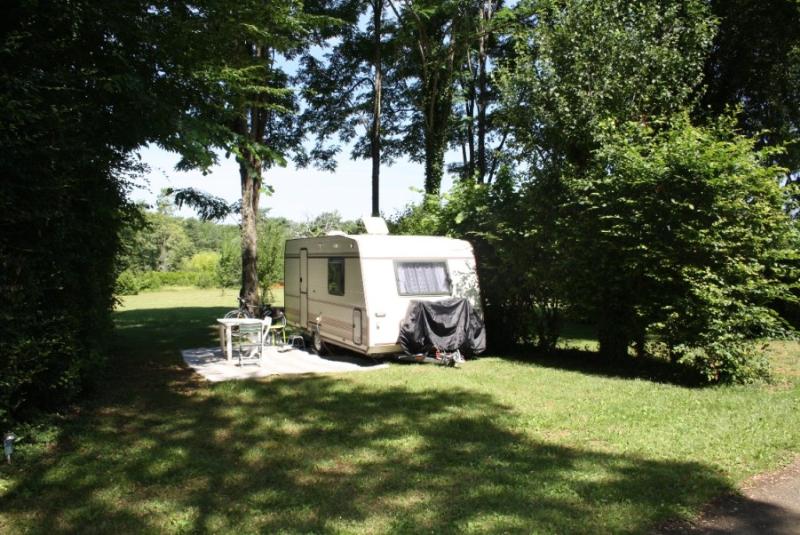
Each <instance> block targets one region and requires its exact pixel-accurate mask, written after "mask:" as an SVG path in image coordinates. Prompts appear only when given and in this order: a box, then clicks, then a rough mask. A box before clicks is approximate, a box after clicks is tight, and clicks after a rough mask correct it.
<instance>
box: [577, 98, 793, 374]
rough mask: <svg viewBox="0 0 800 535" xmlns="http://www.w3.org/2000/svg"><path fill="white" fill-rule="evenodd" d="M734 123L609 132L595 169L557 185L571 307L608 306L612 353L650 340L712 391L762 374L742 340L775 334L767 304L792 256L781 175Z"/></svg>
mask: <svg viewBox="0 0 800 535" xmlns="http://www.w3.org/2000/svg"><path fill="white" fill-rule="evenodd" d="M733 125H734V122H733V120H732V119H729V118H722V119H720V120H719V121H718V122H716V123H715V124H713V125H710V126H708V127H696V126H693V125H692V124H691V123H690V121H689V119H688V118H687V116H686V115H685V114H684V115H678V116H676V117H674V118H673V119H672V120H670V121H669V122H665V123H655V124H652V125H643V124H640V123H627V124H622V125H619V124H613V123H608V124H607V125H605V129H604V133H603V135H602V136H601V142H602V148H601V149H600V150H598V151H597V153H596V156H597V163H596V168H595V171H594V172H593V173H591V174H590V175H587V176H585V177H581V178H577V177H576V178H569V179H567V180H566V182H567V184H568V186H569V187H570V188H571V190H572V192H573V193H574V202H573V204H572V208H573V209H574V212H572V214H573V215H572V216H571V217H574V219H572V220H571V221H572V223H573V225H572V229H573V241H572V242H571V243H570V244H569V247H570V248H571V251H570V254H571V256H572V258H574V260H575V262H576V264H575V268H574V269H575V271H574V274H573V279H574V281H575V284H574V285H573V286H572V292H574V294H573V295H572V298H573V299H582V300H583V301H584V304H585V305H586V306H587V307H589V308H590V309H592V310H593V313H594V315H595V316H596V317H602V316H604V315H607V314H608V312H609V309H608V306H609V303H611V304H613V306H614V308H613V312H614V313H613V315H612V317H613V319H612V320H611V321H613V322H615V328H614V329H613V332H614V333H618V334H619V336H620V338H619V339H618V340H617V342H619V343H620V346H619V347H620V348H621V350H622V351H624V350H625V348H627V346H628V344H629V343H631V342H634V341H636V342H639V341H641V340H642V339H643V337H644V334H645V332H648V331H649V332H651V333H652V334H656V335H657V336H658V337H659V339H660V340H661V341H662V342H663V343H664V344H665V345H666V346H667V349H668V351H669V353H670V355H671V357H672V358H673V360H675V361H678V362H688V363H691V364H692V365H693V366H695V367H696V368H697V369H698V370H699V371H700V372H701V373H702V374H703V375H704V376H705V377H706V378H707V379H708V380H709V381H710V382H733V381H735V382H741V381H747V380H752V379H753V378H755V377H758V376H761V375H763V372H764V370H765V369H766V366H765V365H764V362H763V358H762V357H761V356H760V352H759V351H757V350H756V349H755V347H754V345H753V344H752V343H750V342H748V341H750V340H752V339H754V338H756V337H764V336H774V335H776V334H778V333H780V332H781V329H782V325H781V322H780V321H779V320H778V318H777V315H776V314H775V313H774V312H773V311H772V310H771V309H770V308H769V305H770V303H771V302H772V301H773V300H775V299H777V298H779V297H782V298H790V288H789V286H788V285H787V284H786V283H785V282H784V281H783V280H781V279H782V277H783V276H784V275H785V274H786V272H787V270H788V269H790V267H791V265H790V262H791V260H792V259H793V258H794V257H796V251H794V250H793V247H794V244H796V239H797V235H796V232H797V230H796V228H795V226H794V225H793V224H792V222H791V220H790V218H789V216H788V215H787V213H786V211H785V208H786V206H787V203H789V202H790V198H789V196H788V195H787V191H786V190H784V189H782V188H781V186H780V181H779V178H780V176H781V174H782V173H783V170H782V169H781V168H778V167H774V166H770V165H769V161H770V158H771V155H772V151H768V150H761V151H758V150H756V149H755V141H754V140H752V139H748V138H745V137H742V136H739V135H737V134H735V133H734V126H733ZM592 289H595V292H594V293H592V292H590V290H592ZM597 289H600V290H599V291H596V290H597ZM612 342H613V341H612ZM602 343H603V340H602V339H601V344H602Z"/></svg>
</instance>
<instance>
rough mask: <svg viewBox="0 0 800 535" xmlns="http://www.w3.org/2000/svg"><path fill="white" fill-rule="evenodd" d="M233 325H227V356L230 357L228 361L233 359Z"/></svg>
mask: <svg viewBox="0 0 800 535" xmlns="http://www.w3.org/2000/svg"><path fill="white" fill-rule="evenodd" d="M231 331H232V327H231V326H230V325H226V326H225V356H227V357H228V362H230V361H231V360H233V335H232V332H231Z"/></svg>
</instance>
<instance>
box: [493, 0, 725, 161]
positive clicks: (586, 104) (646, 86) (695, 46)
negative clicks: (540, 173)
mask: <svg viewBox="0 0 800 535" xmlns="http://www.w3.org/2000/svg"><path fill="white" fill-rule="evenodd" d="M517 16H518V17H519V18H520V19H521V21H522V23H521V24H520V25H519V27H518V29H517V30H516V31H515V32H514V41H515V52H516V55H515V57H514V58H513V60H512V61H510V62H508V64H507V65H506V66H505V67H504V68H503V69H501V71H500V73H499V79H500V85H501V88H502V90H503V93H504V100H505V108H506V110H505V111H504V113H503V116H504V117H506V118H507V119H508V120H509V121H510V124H511V126H512V128H513V135H514V144H515V145H516V146H517V148H519V149H520V150H521V154H522V156H523V158H524V159H525V160H526V161H530V162H531V164H532V165H533V166H535V168H542V167H545V168H546V167H548V166H558V167H561V166H563V165H565V164H566V165H573V166H577V167H578V168H579V169H582V168H583V167H584V166H585V165H586V164H587V163H588V162H589V160H590V159H591V152H592V150H594V149H595V148H597V146H598V142H597V136H598V135H599V132H600V128H601V124H602V122H603V121H604V120H607V119H615V120H617V121H626V120H640V119H644V120H647V119H649V118H652V117H659V116H662V115H670V114H672V113H675V112H678V111H680V110H682V109H684V107H685V106H686V104H687V102H689V101H690V100H691V99H692V98H693V96H694V94H695V92H696V90H697V88H698V87H699V85H700V83H701V80H702V74H703V62H704V59H705V56H706V52H707V51H708V49H709V47H710V45H711V40H712V38H713V35H714V28H715V25H714V20H713V18H712V17H711V16H710V13H709V12H708V8H707V3H706V2H704V1H702V0H688V1H683V0H670V1H661V0H645V1H641V2H629V1H627V0H611V1H609V0H590V1H583V0H566V1H562V0H529V1H524V2H521V3H520V4H519V6H518V8H517ZM565 171H566V170H565Z"/></svg>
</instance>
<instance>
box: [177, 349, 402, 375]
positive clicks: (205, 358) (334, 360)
mask: <svg viewBox="0 0 800 535" xmlns="http://www.w3.org/2000/svg"><path fill="white" fill-rule="evenodd" d="M181 355H182V356H183V360H184V362H186V364H187V365H189V366H190V367H191V368H192V369H193V370H194V371H196V372H197V373H199V374H200V375H202V376H203V377H205V378H206V379H207V380H209V381H212V382H217V381H231V380H236V379H255V378H258V377H268V376H270V375H289V374H303V373H342V372H365V371H373V370H380V369H384V368H388V367H389V365H388V364H386V363H382V362H377V361H375V360H372V359H369V358H362V357H358V356H355V355H344V354H341V355H335V354H334V355H326V356H324V357H320V356H319V355H314V354H312V353H309V352H308V351H304V350H301V349H297V348H294V347H292V346H267V348H266V352H265V354H264V358H263V359H262V360H261V362H260V363H259V361H258V359H256V358H249V357H248V358H244V357H243V358H242V364H241V366H240V365H239V358H238V356H237V355H236V354H235V351H234V357H233V360H231V361H230V362H228V360H227V359H226V358H225V353H224V352H223V351H222V350H221V349H220V348H218V347H213V348H212V347H201V348H196V349H184V350H182V351H181Z"/></svg>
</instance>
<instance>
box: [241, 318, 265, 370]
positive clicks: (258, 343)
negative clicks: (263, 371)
mask: <svg viewBox="0 0 800 535" xmlns="http://www.w3.org/2000/svg"><path fill="white" fill-rule="evenodd" d="M271 324H272V318H269V317H267V318H264V319H263V320H261V321H260V322H258V323H256V322H253V323H249V322H248V323H242V324H240V325H239V326H238V327H239V328H238V331H236V332H233V333H232V336H234V337H236V338H237V339H238V343H239V366H241V365H242V354H243V353H244V348H245V346H250V348H251V349H250V354H249V355H248V356H247V358H253V356H254V355H255V354H258V364H259V366H260V365H261V361H262V359H263V358H264V346H265V345H266V342H267V337H268V336H269V328H270V325H271Z"/></svg>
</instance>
